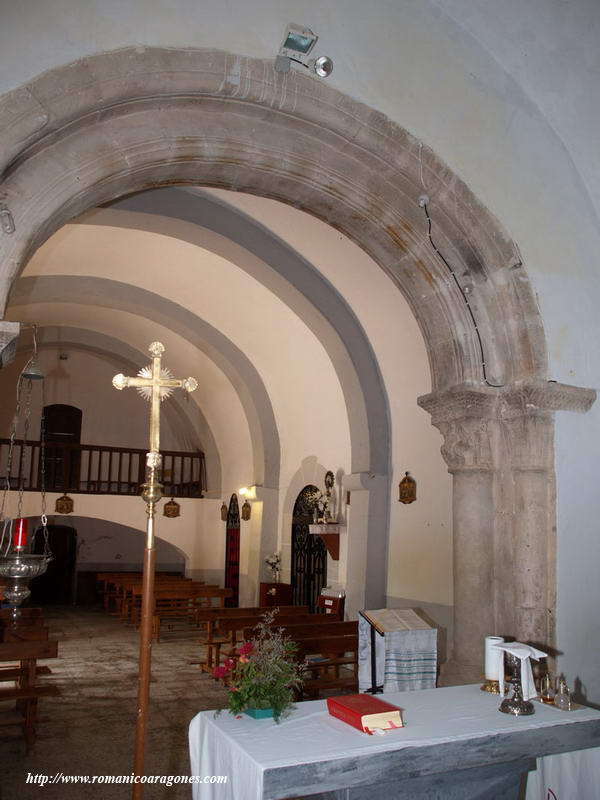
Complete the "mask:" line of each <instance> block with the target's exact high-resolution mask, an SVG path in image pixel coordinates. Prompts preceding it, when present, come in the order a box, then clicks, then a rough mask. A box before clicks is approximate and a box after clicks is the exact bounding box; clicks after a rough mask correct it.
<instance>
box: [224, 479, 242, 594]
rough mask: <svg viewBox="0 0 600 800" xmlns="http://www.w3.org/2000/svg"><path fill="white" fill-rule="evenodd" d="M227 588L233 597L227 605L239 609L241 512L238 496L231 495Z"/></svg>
mask: <svg viewBox="0 0 600 800" xmlns="http://www.w3.org/2000/svg"><path fill="white" fill-rule="evenodd" d="M225 588H226V589H231V591H232V592H233V595H232V597H228V598H227V599H226V600H225V605H226V606H230V607H233V608H237V607H238V605H239V602H240V599H239V592H240V510H239V506H238V501H237V496H236V495H235V494H232V495H231V500H230V501H229V510H228V512H227V538H226V540H225Z"/></svg>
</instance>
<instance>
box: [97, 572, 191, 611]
mask: <svg viewBox="0 0 600 800" xmlns="http://www.w3.org/2000/svg"><path fill="white" fill-rule="evenodd" d="M181 577H182V576H180V575H177V574H176V573H172V572H157V573H156V574H155V576H154V580H155V582H158V581H161V580H163V579H178V578H181ZM142 578H143V576H142V573H141V572H99V573H97V575H96V580H97V581H98V584H99V589H100V592H101V594H102V598H103V604H104V610H105V611H106V612H107V613H108V614H118V613H119V610H120V609H119V607H120V602H121V596H122V587H123V585H124V584H127V583H133V582H138V583H141V582H142ZM113 603H114V605H115V610H114V611H112V610H111V604H113Z"/></svg>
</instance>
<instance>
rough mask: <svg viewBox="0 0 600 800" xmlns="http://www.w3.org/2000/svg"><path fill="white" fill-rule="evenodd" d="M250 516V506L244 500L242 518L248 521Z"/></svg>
mask: <svg viewBox="0 0 600 800" xmlns="http://www.w3.org/2000/svg"><path fill="white" fill-rule="evenodd" d="M251 516H252V506H251V505H250V503H249V502H248V501H247V500H245V501H244V505H243V506H242V519H243V520H244V521H245V522H248V520H249V519H250V517H251Z"/></svg>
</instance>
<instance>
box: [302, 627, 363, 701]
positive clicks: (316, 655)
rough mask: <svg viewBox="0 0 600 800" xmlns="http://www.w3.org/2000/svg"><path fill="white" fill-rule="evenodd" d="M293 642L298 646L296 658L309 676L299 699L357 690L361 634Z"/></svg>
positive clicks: (309, 638) (315, 637)
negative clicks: (332, 691) (320, 694)
mask: <svg viewBox="0 0 600 800" xmlns="http://www.w3.org/2000/svg"><path fill="white" fill-rule="evenodd" d="M324 630H325V629H324ZM294 641H295V642H296V644H297V645H298V652H297V656H298V658H299V659H301V660H304V661H306V663H307V665H308V666H307V672H308V675H309V677H307V678H306V679H305V681H304V683H303V686H302V689H301V690H300V691H299V693H298V694H299V699H302V697H303V695H305V694H308V695H309V696H310V697H313V698H318V696H319V693H320V692H321V691H330V690H333V689H347V690H348V691H350V692H357V691H358V635H354V634H353V635H349V636H343V635H342V636H319V635H313V636H310V637H306V638H304V637H299V636H297V637H294ZM342 670H343V672H342Z"/></svg>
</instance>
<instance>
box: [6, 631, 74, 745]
mask: <svg viewBox="0 0 600 800" xmlns="http://www.w3.org/2000/svg"><path fill="white" fill-rule="evenodd" d="M57 656H58V642H51V641H44V642H36V641H23V642H3V643H1V644H0V663H2V662H4V663H6V662H15V661H16V662H17V663H18V665H19V666H17V667H15V666H10V667H7V668H0V676H1V678H0V679H2V680H11V681H14V682H15V687H14V688H10V687H6V688H4V687H3V688H1V689H0V701H6V700H15V703H16V711H17V712H18V714H17V715H15V714H9V717H8V721H9V723H11V722H12V720H13V718H14V719H17V720H18V721H19V724H20V725H21V726H22V729H23V735H24V738H25V744H26V748H27V752H29V750H30V749H31V746H32V744H33V742H34V741H35V733H36V726H37V703H38V699H39V698H40V697H51V696H56V695H59V694H60V690H59V688H58V687H57V686H52V685H46V686H44V685H43V684H38V683H37V677H38V675H41V674H47V672H46V669H44V668H43V667H39V666H38V664H37V661H38V660H39V659H46V658H56V657H57Z"/></svg>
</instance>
